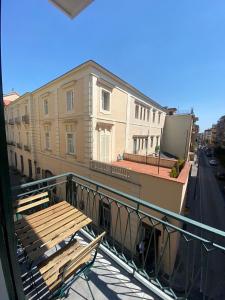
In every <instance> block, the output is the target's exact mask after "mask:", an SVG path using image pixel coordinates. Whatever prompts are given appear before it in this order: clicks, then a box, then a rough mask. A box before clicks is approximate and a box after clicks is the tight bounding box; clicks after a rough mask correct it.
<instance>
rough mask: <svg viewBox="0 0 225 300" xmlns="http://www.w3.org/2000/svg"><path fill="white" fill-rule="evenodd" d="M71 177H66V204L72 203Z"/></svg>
mask: <svg viewBox="0 0 225 300" xmlns="http://www.w3.org/2000/svg"><path fill="white" fill-rule="evenodd" d="M72 178H73V175H71V174H70V175H68V176H67V180H66V201H67V202H68V203H71V202H72V196H73V181H72Z"/></svg>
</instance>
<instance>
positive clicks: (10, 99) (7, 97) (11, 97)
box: [3, 91, 20, 105]
mask: <svg viewBox="0 0 225 300" xmlns="http://www.w3.org/2000/svg"><path fill="white" fill-rule="evenodd" d="M19 96H20V95H19V94H18V93H17V92H14V91H12V92H10V93H8V94H5V95H3V101H4V105H9V104H10V103H11V102H13V101H15V100H16V99H18V98H19Z"/></svg>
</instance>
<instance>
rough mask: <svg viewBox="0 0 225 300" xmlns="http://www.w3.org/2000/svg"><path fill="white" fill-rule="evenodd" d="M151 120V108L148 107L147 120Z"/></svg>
mask: <svg viewBox="0 0 225 300" xmlns="http://www.w3.org/2000/svg"><path fill="white" fill-rule="evenodd" d="M149 120H150V109H149V108H148V109H147V122H149Z"/></svg>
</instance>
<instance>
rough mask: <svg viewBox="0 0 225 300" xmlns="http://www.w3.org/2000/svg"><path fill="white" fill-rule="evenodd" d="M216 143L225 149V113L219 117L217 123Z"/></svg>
mask: <svg viewBox="0 0 225 300" xmlns="http://www.w3.org/2000/svg"><path fill="white" fill-rule="evenodd" d="M216 145H217V146H219V147H221V148H224V149H225V115H224V116H222V117H221V118H220V119H219V121H218V122H217V125H216Z"/></svg>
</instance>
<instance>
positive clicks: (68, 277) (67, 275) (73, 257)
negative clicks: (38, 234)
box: [37, 232, 105, 297]
mask: <svg viewBox="0 0 225 300" xmlns="http://www.w3.org/2000/svg"><path fill="white" fill-rule="evenodd" d="M104 235H105V232H103V233H102V234H101V235H99V236H98V237H97V238H96V239H94V240H93V241H92V242H90V243H89V244H87V245H81V244H80V243H79V242H77V241H76V240H75V241H72V242H70V243H69V244H67V245H66V246H65V247H63V248H62V249H60V250H59V251H57V252H55V253H54V254H52V255H51V256H50V257H48V258H47V259H46V260H45V261H43V262H42V263H40V264H38V265H37V267H38V270H39V272H40V274H41V276H42V278H43V280H44V283H45V284H46V286H47V287H48V290H49V291H50V292H51V295H52V293H53V292H54V293H55V292H57V293H58V294H59V295H60V297H61V296H63V294H64V292H65V290H66V289H68V287H69V286H70V285H71V284H72V282H73V281H74V280H75V277H76V276H77V275H78V274H80V273H82V272H85V270H87V269H89V268H90V267H91V265H92V264H93V263H94V261H95V258H96V255H97V250H98V246H99V244H100V243H101V240H102V238H103V237H104ZM93 252H94V253H93Z"/></svg>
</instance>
